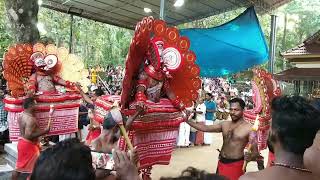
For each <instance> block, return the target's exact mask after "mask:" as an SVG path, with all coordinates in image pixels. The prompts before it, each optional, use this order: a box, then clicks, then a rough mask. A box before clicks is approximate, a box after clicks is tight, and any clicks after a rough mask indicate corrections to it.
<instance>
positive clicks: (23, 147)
mask: <svg viewBox="0 0 320 180" xmlns="http://www.w3.org/2000/svg"><path fill="white" fill-rule="evenodd" d="M17 149H18V158H17V162H16V171H18V172H21V173H28V174H31V173H32V170H33V167H34V165H35V163H36V161H37V159H38V157H39V155H40V146H39V143H38V142H32V141H30V140H27V139H25V138H19V140H18V147H17Z"/></svg>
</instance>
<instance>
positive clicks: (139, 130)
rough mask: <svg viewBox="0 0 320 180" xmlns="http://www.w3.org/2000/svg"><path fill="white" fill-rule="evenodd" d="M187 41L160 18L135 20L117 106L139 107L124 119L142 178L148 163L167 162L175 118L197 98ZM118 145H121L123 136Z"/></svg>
mask: <svg viewBox="0 0 320 180" xmlns="http://www.w3.org/2000/svg"><path fill="white" fill-rule="evenodd" d="M189 47H190V42H189V39H188V38H187V37H180V35H179V31H178V30H177V29H176V28H174V27H168V26H167V24H166V22H165V21H162V20H155V19H153V18H152V17H146V18H144V19H143V20H142V21H141V22H139V23H138V24H137V26H136V30H135V35H134V37H133V39H132V41H131V45H130V49H129V53H128V56H127V60H126V71H125V76H124V80H123V83H122V86H123V90H122V94H121V108H122V112H123V113H125V114H126V115H133V114H135V112H136V111H137V109H141V108H142V109H144V113H143V114H142V115H139V116H138V117H137V118H136V119H135V120H134V121H133V122H132V124H131V125H129V127H131V128H130V129H129V130H130V131H129V137H130V139H131V141H132V144H133V146H136V148H137V152H138V155H139V159H140V162H139V169H140V170H141V172H142V173H143V178H144V179H150V172H151V168H152V166H153V165H155V164H162V165H167V164H169V162H170V158H171V153H172V152H173V149H174V147H175V145H176V139H177V136H178V129H179V124H180V123H181V122H183V121H185V120H186V118H187V114H188V111H187V110H186V108H188V107H191V106H193V103H192V102H193V101H194V100H196V99H197V98H198V90H199V88H200V87H201V80H200V79H199V73H200V69H199V67H198V66H197V65H196V64H195V60H196V56H195V54H194V53H193V52H192V51H191V50H189ZM129 123H130V122H129ZM127 125H128V123H127ZM120 147H121V148H123V149H125V148H126V143H125V141H124V140H123V139H122V140H121V141H120Z"/></svg>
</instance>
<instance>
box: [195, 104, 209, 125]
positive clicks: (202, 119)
mask: <svg viewBox="0 0 320 180" xmlns="http://www.w3.org/2000/svg"><path fill="white" fill-rule="evenodd" d="M196 111H200V112H202V113H201V114H200V113H196V114H197V115H196V122H205V121H206V116H205V114H206V111H207V108H206V105H205V104H204V103H202V104H198V105H197V108H196Z"/></svg>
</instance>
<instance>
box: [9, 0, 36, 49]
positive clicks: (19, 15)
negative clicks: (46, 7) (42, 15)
mask: <svg viewBox="0 0 320 180" xmlns="http://www.w3.org/2000/svg"><path fill="white" fill-rule="evenodd" d="M5 7H6V12H7V16H8V18H9V20H10V29H11V31H12V34H13V37H14V39H15V41H16V43H35V42H37V41H38V40H39V37H40V35H39V31H38V28H37V23H38V10H39V6H38V0H28V1H26V0H5Z"/></svg>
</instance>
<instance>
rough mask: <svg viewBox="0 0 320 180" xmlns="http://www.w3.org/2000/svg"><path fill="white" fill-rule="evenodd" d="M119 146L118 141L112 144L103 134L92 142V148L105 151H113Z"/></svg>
mask: <svg viewBox="0 0 320 180" xmlns="http://www.w3.org/2000/svg"><path fill="white" fill-rule="evenodd" d="M116 147H117V143H114V144H112V143H111V142H109V141H108V140H105V139H104V138H103V137H102V136H101V135H100V136H99V138H97V139H95V140H94V141H93V142H92V149H93V150H95V151H98V152H103V153H109V154H110V153H112V149H114V148H116Z"/></svg>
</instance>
